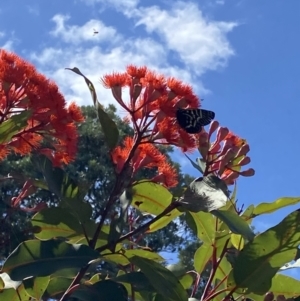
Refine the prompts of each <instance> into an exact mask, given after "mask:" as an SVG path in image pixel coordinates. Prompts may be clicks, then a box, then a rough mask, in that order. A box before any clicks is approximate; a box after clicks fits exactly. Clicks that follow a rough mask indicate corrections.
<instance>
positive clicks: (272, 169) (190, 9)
mask: <svg viewBox="0 0 300 301" xmlns="http://www.w3.org/2000/svg"><path fill="white" fill-rule="evenodd" d="M170 4H172V5H171V6H170ZM299 28H300V1H299V0H289V1H280V0H264V1H253V0H203V1H186V2H180V1H158V0H156V1H150V0H144V1H140V2H139V1H138V0H109V1H101V0H81V1H80V0H77V1H53V0H48V1H37V0H27V1H21V0H11V1H5V2H3V3H2V4H1V8H0V45H1V47H2V48H6V49H8V50H12V51H14V52H16V53H17V54H19V55H21V56H22V57H24V58H25V59H27V60H29V61H31V62H32V63H34V64H35V65H36V66H37V68H38V70H40V71H41V72H43V73H45V74H46V75H47V76H49V77H51V78H53V79H54V80H55V81H56V82H57V83H58V85H59V87H60V89H61V90H62V92H63V93H64V95H65V96H66V99H67V100H76V101H77V102H78V103H79V104H81V105H82V104H85V105H88V104H89V105H91V104H92V102H91V100H90V96H89V93H88V91H87V88H86V86H85V85H84V82H83V80H82V79H81V78H80V77H79V76H76V75H75V74H73V73H71V72H68V71H66V70H64V68H65V67H74V66H77V67H79V68H80V70H81V71H82V72H83V73H85V74H86V75H87V76H88V77H89V78H90V79H91V80H92V81H93V82H94V83H95V86H96V89H97V92H98V95H99V100H100V101H101V102H102V103H104V104H108V103H111V102H113V99H112V97H111V95H110V93H109V92H108V91H107V90H105V89H104V88H102V86H101V85H100V84H99V78H100V76H102V75H103V74H106V73H109V72H111V71H122V70H124V67H125V66H126V65H128V64H130V63H133V64H137V65H147V66H148V67H150V68H154V69H156V70H159V71H160V72H162V73H165V74H167V75H172V76H176V77H178V78H180V79H182V80H183V81H185V82H187V83H190V84H192V85H193V87H194V89H195V91H196V92H197V93H198V95H199V96H201V98H204V99H205V100H204V102H203V103H202V106H203V108H207V109H212V110H214V111H215V112H216V119H217V120H218V121H219V122H220V123H221V125H222V126H227V127H229V128H230V129H231V130H232V131H233V132H235V133H236V134H238V135H240V136H241V137H243V138H245V139H247V141H248V143H249V144H250V148H251V151H250V157H251V160H252V162H251V167H253V168H254V169H255V170H256V175H255V176H254V177H252V178H241V179H239V181H238V199H239V203H240V204H242V203H244V204H245V206H246V207H247V206H248V205H250V204H258V203H260V202H271V201H273V200H275V199H276V198H278V197H283V196H299V197H300V185H299V183H298V182H299V180H298V178H299V176H298V170H299V168H300V162H299V159H298V154H299V153H300V142H299V139H300V135H299V130H300V125H299V123H298V120H299V112H300V97H299V95H300V59H299V53H300V39H299ZM93 29H95V30H97V31H98V32H99V33H98V34H97V35H93ZM175 158H176V159H177V160H179V162H180V163H182V166H183V167H184V171H185V172H188V173H192V174H193V175H195V176H197V172H196V171H195V170H193V168H191V167H190V165H189V163H188V162H187V161H186V160H185V159H184V158H183V156H182V155H181V154H179V153H177V154H176V155H175ZM298 207H300V205H299V206H294V207H288V208H286V209H283V210H280V211H278V212H276V213H273V214H270V215H264V216H262V217H259V218H257V220H256V221H255V222H254V226H255V227H256V229H257V230H260V231H263V230H265V229H266V228H268V227H270V226H273V225H275V224H277V223H278V222H279V221H280V220H282V219H283V218H284V216H285V215H286V214H288V213H289V212H291V211H292V210H295V209H296V208H298ZM295 273H299V272H295Z"/></svg>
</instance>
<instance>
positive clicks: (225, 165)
mask: <svg viewBox="0 0 300 301" xmlns="http://www.w3.org/2000/svg"><path fill="white" fill-rule="evenodd" d="M214 132H216V138H215V141H213V142H210V139H211V136H212V134H213V133H214ZM198 136H199V151H200V153H201V155H202V157H203V158H204V160H205V162H206V171H205V173H206V174H208V173H215V174H217V175H218V176H219V177H220V178H221V179H222V180H224V181H225V182H226V183H227V184H228V185H231V184H234V181H235V180H236V179H237V178H238V177H239V176H240V175H241V176H245V177H250V176H253V175H254V169H252V168H248V169H247V170H244V171H241V168H242V166H245V165H247V164H249V163H250V161H251V160H250V158H249V157H248V156H247V153H248V152H249V150H250V147H249V144H248V143H246V141H245V140H244V139H242V138H240V137H238V136H237V135H235V134H233V133H231V132H230V131H229V130H228V128H225V127H220V126H219V123H218V122H217V121H213V122H212V123H211V125H210V128H209V132H208V133H207V132H206V131H204V130H203V131H202V132H201V133H200V134H198Z"/></svg>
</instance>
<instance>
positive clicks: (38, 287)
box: [23, 276, 50, 300]
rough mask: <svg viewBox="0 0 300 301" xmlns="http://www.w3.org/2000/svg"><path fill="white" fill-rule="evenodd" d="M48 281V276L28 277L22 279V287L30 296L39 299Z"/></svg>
mask: <svg viewBox="0 0 300 301" xmlns="http://www.w3.org/2000/svg"><path fill="white" fill-rule="evenodd" d="M49 282H50V276H45V277H30V278H27V279H25V280H23V284H24V287H25V289H26V291H27V293H28V295H30V296H31V297H32V298H35V299H36V300H40V299H41V298H42V296H43V294H44V292H45V291H46V289H47V286H48V284H49Z"/></svg>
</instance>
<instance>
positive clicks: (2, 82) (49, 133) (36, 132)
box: [0, 50, 84, 165]
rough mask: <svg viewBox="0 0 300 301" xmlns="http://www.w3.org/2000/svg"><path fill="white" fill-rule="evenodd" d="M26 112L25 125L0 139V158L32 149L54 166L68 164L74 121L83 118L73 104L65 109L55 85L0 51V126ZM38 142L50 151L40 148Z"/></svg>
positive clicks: (72, 155)
mask: <svg viewBox="0 0 300 301" xmlns="http://www.w3.org/2000/svg"><path fill="white" fill-rule="evenodd" d="M26 111H28V112H29V113H28V118H27V123H26V124H24V126H20V129H19V130H18V131H16V132H14V133H13V134H12V136H11V137H10V136H9V137H6V139H2V140H1V143H0V159H4V158H5V157H6V156H7V155H8V154H9V152H11V151H13V152H16V153H19V154H21V155H26V154H28V153H30V152H31V151H33V150H34V151H38V152H40V153H44V154H46V155H47V156H48V157H49V158H50V159H51V160H52V161H53V162H54V164H55V165H61V164H63V163H64V164H67V163H69V162H70V161H72V160H73V159H74V158H75V155H76V149H77V129H76V126H75V122H80V121H83V119H84V118H83V116H82V114H81V112H80V109H79V108H78V107H77V106H76V105H75V104H74V103H71V104H70V105H69V107H66V102H65V99H64V97H63V96H62V94H61V93H60V92H59V91H58V87H57V85H56V84H55V83H54V82H52V81H50V80H49V79H47V78H46V77H45V76H44V75H42V74H40V73H38V72H37V71H36V70H35V68H34V66H33V65H31V64H30V63H28V62H26V61H24V60H22V59H21V58H20V57H18V56H17V55H16V54H13V53H10V52H7V51H5V50H1V51H0V126H1V124H3V123H4V122H7V121H9V120H10V119H12V118H15V117H14V116H17V115H19V114H24V113H25V112H26ZM20 116H21V115H20ZM17 118H18V117H17ZM2 138H3V137H2ZM42 141H46V143H47V144H48V145H49V147H50V148H44V149H41V143H42Z"/></svg>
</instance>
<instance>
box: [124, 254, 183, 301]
mask: <svg viewBox="0 0 300 301" xmlns="http://www.w3.org/2000/svg"><path fill="white" fill-rule="evenodd" d="M130 262H131V263H133V264H134V265H136V266H138V267H139V268H140V269H141V271H142V272H143V273H144V274H145V276H146V277H147V278H148V280H149V282H150V283H151V284H152V285H153V287H154V288H155V289H156V290H157V292H158V293H159V294H161V295H163V296H164V297H166V298H168V299H171V300H176V301H186V300H187V298H188V295H187V293H186V291H185V290H184V288H183V287H182V285H181V284H180V282H179V280H178V279H177V278H176V277H175V276H174V274H173V273H172V272H170V271H169V270H168V269H166V268H165V267H163V266H162V265H161V264H159V263H157V262H154V261H153V260H149V259H146V258H141V257H138V256H133V257H132V258H130Z"/></svg>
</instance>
